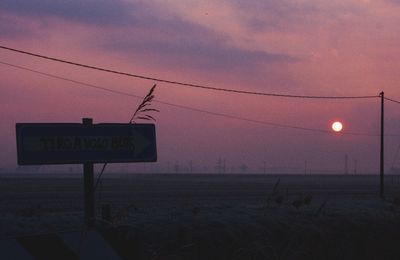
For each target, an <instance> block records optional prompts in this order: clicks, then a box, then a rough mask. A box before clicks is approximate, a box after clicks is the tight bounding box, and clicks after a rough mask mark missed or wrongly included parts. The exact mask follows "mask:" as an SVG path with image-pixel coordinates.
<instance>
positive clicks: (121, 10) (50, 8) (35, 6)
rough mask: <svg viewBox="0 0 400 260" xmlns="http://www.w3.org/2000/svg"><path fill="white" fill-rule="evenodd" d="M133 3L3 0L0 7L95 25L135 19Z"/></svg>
mask: <svg viewBox="0 0 400 260" xmlns="http://www.w3.org/2000/svg"><path fill="white" fill-rule="evenodd" d="M134 7H135V6H134V5H133V4H129V3H126V2H123V1H108V0H82V1H77V0H76V1H71V0H67V1H57V0H29V1H25V0H2V1H0V9H2V10H3V11H4V12H10V13H13V14H17V15H21V16H28V17H38V18H40V19H43V18H46V17H56V18H61V19H64V20H67V21H75V22H83V23H89V24H97V25H116V24H121V25H122V24H128V23H131V22H133V21H134V17H133V16H131V14H130V11H134Z"/></svg>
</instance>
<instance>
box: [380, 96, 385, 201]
mask: <svg viewBox="0 0 400 260" xmlns="http://www.w3.org/2000/svg"><path fill="white" fill-rule="evenodd" d="M379 96H380V97H381V152H380V197H381V198H382V199H383V198H384V187H383V181H384V178H383V175H384V171H385V166H384V102H385V93H384V92H383V91H382V92H381V93H380V94H379Z"/></svg>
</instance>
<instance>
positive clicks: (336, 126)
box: [332, 121, 343, 133]
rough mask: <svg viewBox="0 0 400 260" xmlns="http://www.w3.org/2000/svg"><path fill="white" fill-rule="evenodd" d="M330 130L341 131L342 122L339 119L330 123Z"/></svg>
mask: <svg viewBox="0 0 400 260" xmlns="http://www.w3.org/2000/svg"><path fill="white" fill-rule="evenodd" d="M332 130H333V131H334V132H336V133H338V132H341V131H342V130H343V124H342V123H341V122H339V121H336V122H334V123H333V124H332Z"/></svg>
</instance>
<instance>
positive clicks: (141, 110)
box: [129, 84, 160, 124]
mask: <svg viewBox="0 0 400 260" xmlns="http://www.w3.org/2000/svg"><path fill="white" fill-rule="evenodd" d="M156 86H157V85H156V84H154V85H153V87H152V88H151V89H150V91H149V93H147V95H146V96H145V97H144V98H143V100H142V103H140V105H139V106H138V107H137V109H136V110H135V113H133V115H132V117H131V120H129V123H130V124H135V120H136V119H142V120H150V121H156V119H155V118H154V117H153V116H152V115H150V114H149V113H150V112H160V111H159V110H158V109H155V108H150V107H149V106H151V104H152V101H153V99H154V90H155V88H156Z"/></svg>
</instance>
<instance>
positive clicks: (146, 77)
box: [0, 45, 379, 99]
mask: <svg viewBox="0 0 400 260" xmlns="http://www.w3.org/2000/svg"><path fill="white" fill-rule="evenodd" d="M0 48H1V49H4V50H8V51H12V52H17V53H21V54H26V55H29V56H33V57H37V58H42V59H46V60H51V61H56V62H61V63H66V64H70V65H74V66H78V67H83V68H87V69H93V70H98V71H103V72H108V73H113V74H118V75H123V76H128V77H134V78H139V79H144V80H151V81H155V82H161V83H168V84H173V85H178V86H186V87H192V88H200V89H205V90H212V91H223V92H230V93H236V94H248V95H258V96H270V97H282V98H306V99H366V98H376V97H379V96H378V95H366V96H312V95H290V94H279V93H265V92H256V91H246V90H234V89H227V88H217V87H210V86H205V85H199V84H192V83H184V82H180V81H174V80H167V79H161V78H156V77H150V76H143V75H138V74H132V73H127V72H122V71H117V70H111V69H106V68H102V67H97V66H92V65H87V64H83V63H78V62H74V61H68V60H64V59H59V58H54V57H50V56H45V55H41V54H37V53H33V52H28V51H24V50H19V49H14V48H10V47H6V46H1V45H0Z"/></svg>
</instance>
